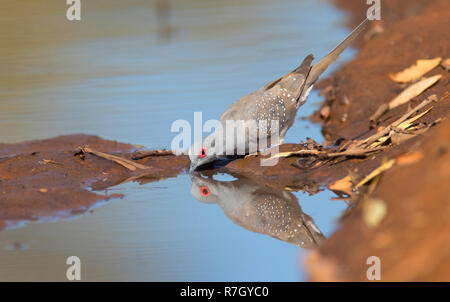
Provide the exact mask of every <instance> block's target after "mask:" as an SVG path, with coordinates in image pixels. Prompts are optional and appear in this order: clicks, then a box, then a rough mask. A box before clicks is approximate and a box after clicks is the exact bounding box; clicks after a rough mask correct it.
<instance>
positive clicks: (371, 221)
mask: <svg viewBox="0 0 450 302" xmlns="http://www.w3.org/2000/svg"><path fill="white" fill-rule="evenodd" d="M386 214H387V206H386V203H385V202H384V201H383V200H381V199H375V198H370V199H367V200H365V201H364V203H363V207H362V216H363V219H364V222H365V223H366V225H367V226H368V227H369V228H374V227H377V226H378V225H379V224H380V222H381V221H382V220H383V218H384V217H385V216H386Z"/></svg>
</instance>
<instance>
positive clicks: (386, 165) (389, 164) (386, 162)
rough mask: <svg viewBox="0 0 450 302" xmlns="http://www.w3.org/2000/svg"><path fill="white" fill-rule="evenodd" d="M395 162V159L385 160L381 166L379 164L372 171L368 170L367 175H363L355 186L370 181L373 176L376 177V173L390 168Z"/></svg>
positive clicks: (357, 186) (378, 173)
mask: <svg viewBox="0 0 450 302" xmlns="http://www.w3.org/2000/svg"><path fill="white" fill-rule="evenodd" d="M394 164H395V159H391V160H389V161H385V162H383V163H382V164H381V166H379V167H378V168H376V169H375V170H373V171H372V172H370V174H369V175H367V176H366V177H364V179H363V180H361V181H360V182H359V183H358V184H357V185H356V186H355V188H359V187H360V186H362V185H364V184H366V183H368V182H369V181H371V180H372V179H373V178H375V177H377V176H378V175H380V174H381V173H383V172H384V171H386V170H389V169H390V168H392V166H394Z"/></svg>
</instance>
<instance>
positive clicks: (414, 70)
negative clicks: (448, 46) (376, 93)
mask: <svg viewBox="0 0 450 302" xmlns="http://www.w3.org/2000/svg"><path fill="white" fill-rule="evenodd" d="M441 61H442V58H434V59H430V60H417V61H416V64H414V65H412V66H410V67H408V68H406V69H405V70H403V71H400V72H398V73H395V74H389V77H390V78H391V80H392V81H394V82H398V83H408V82H411V81H414V80H417V79H419V78H420V77H422V76H423V75H424V74H426V73H427V72H429V71H431V70H433V69H434V68H436V66H438V65H439V63H441Z"/></svg>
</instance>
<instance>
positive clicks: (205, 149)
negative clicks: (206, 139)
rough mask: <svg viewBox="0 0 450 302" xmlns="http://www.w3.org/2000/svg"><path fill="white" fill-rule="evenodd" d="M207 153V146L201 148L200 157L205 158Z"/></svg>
mask: <svg viewBox="0 0 450 302" xmlns="http://www.w3.org/2000/svg"><path fill="white" fill-rule="evenodd" d="M206 154H208V149H207V148H201V149H200V152H199V153H198V157H200V158H203V157H205V156H206Z"/></svg>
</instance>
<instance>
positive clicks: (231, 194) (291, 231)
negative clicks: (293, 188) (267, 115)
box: [191, 173, 326, 248]
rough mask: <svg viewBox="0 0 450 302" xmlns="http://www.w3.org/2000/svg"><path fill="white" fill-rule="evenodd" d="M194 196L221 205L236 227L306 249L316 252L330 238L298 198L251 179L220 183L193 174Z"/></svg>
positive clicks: (192, 187)
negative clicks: (323, 232) (305, 211)
mask: <svg viewBox="0 0 450 302" xmlns="http://www.w3.org/2000/svg"><path fill="white" fill-rule="evenodd" d="M191 180H192V185H191V194H192V196H193V197H194V198H195V199H197V200H199V201H201V202H203V203H208V204H217V205H218V206H220V208H221V209H222V210H223V212H224V213H225V215H226V216H227V217H228V218H229V219H230V220H231V221H233V222H234V223H235V224H237V225H239V226H241V227H243V228H246V229H248V230H250V231H253V232H257V233H260V234H265V235H268V236H271V237H274V238H277V239H279V240H283V241H286V242H289V243H292V244H295V245H298V246H300V247H303V248H313V247H317V246H319V245H320V244H321V243H323V242H324V241H325V240H326V238H325V236H324V235H323V234H322V232H321V231H320V230H319V228H318V227H317V225H316V224H315V223H314V221H313V219H312V218H311V217H310V216H308V215H306V214H305V213H304V212H303V211H302V209H301V208H300V205H299V203H298V200H297V198H296V197H295V195H294V194H292V193H290V192H287V191H282V190H276V189H273V188H270V187H268V186H265V185H260V184H256V183H254V182H252V181H250V180H249V179H246V178H240V179H238V180H235V181H218V180H215V179H213V178H212V177H209V178H203V177H201V176H200V175H199V174H198V173H193V174H191Z"/></svg>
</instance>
